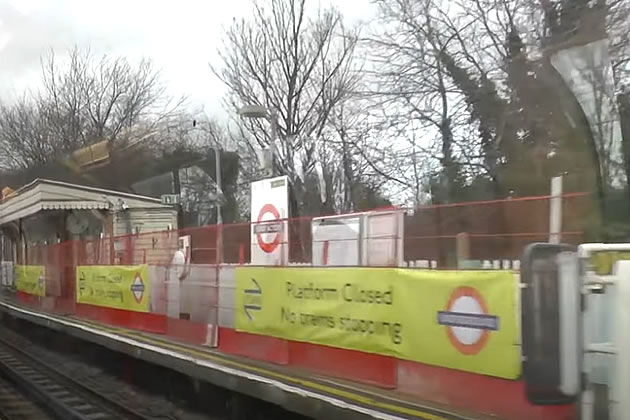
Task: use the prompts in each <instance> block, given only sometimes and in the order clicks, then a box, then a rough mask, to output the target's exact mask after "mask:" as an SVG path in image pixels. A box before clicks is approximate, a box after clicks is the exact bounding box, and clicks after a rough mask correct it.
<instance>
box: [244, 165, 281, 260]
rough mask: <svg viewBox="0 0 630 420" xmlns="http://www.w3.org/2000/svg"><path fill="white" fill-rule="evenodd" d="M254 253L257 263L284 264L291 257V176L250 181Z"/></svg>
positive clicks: (252, 246)
mask: <svg viewBox="0 0 630 420" xmlns="http://www.w3.org/2000/svg"><path fill="white" fill-rule="evenodd" d="M251 188H252V191H251V221H252V225H251V229H252V232H251V237H252V242H251V255H252V260H251V262H252V264H254V265H283V264H286V263H287V262H288V260H289V246H288V245H289V244H288V238H289V235H288V223H287V220H286V219H287V218H288V217H289V179H288V178H287V177H286V176H281V177H277V178H270V179H263V180H261V181H256V182H252V184H251Z"/></svg>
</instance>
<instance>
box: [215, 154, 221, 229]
mask: <svg viewBox="0 0 630 420" xmlns="http://www.w3.org/2000/svg"><path fill="white" fill-rule="evenodd" d="M214 161H215V165H214V166H215V169H216V172H215V176H216V184H217V225H220V224H222V223H223V218H222V217H221V200H220V195H221V193H222V192H223V189H222V187H221V150H220V149H219V147H218V146H215V148H214Z"/></svg>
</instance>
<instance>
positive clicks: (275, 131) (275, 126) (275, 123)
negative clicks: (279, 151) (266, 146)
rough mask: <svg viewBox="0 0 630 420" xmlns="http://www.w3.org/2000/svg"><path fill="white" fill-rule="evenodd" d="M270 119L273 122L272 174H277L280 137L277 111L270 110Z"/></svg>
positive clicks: (271, 146)
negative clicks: (277, 145)
mask: <svg viewBox="0 0 630 420" xmlns="http://www.w3.org/2000/svg"><path fill="white" fill-rule="evenodd" d="M269 120H270V123H271V145H270V148H271V176H272V177H273V176H275V175H276V164H275V163H276V159H275V157H276V139H277V138H278V115H277V114H276V112H275V111H273V110H272V111H269Z"/></svg>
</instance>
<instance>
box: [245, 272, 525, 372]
mask: <svg viewBox="0 0 630 420" xmlns="http://www.w3.org/2000/svg"><path fill="white" fill-rule="evenodd" d="M516 287H517V281H516V279H515V278H514V275H513V274H512V272H509V271H499V270H497V271H468V272H466V271H448V272H446V271H435V270H411V269H396V268H365V267H352V268H349V267H348V268H346V267H326V268H324V267H319V268H310V267H309V268H279V267H278V268H272V267H268V268H263V267H238V268H237V269H236V296H235V307H236V312H235V313H236V319H235V324H236V329H237V330H239V331H244V332H248V333H255V334H263V335H269V336H274V337H278V338H284V339H288V340H296V341H303V342H309V343H314V344H321V345H326V346H331V347H339V348H345V349H350V350H358V351H364V352H369V353H375V354H382V355H387V356H394V357H398V358H401V359H406V360H412V361H417V362H420V363H425V364H430V365H435V366H443V367H448V368H453V369H459V370H463V371H468V372H474V373H480V374H484V375H490V376H496V377H501V378H507V379H515V378H517V377H518V376H519V374H520V371H521V354H520V347H519V343H518V341H519V332H518V323H517V307H516V296H517V293H516V292H517V289H516Z"/></svg>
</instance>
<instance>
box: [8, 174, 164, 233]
mask: <svg viewBox="0 0 630 420" xmlns="http://www.w3.org/2000/svg"><path fill="white" fill-rule="evenodd" d="M134 208H142V209H151V208H155V209H164V208H172V207H171V206H167V205H164V204H162V203H161V202H160V200H159V199H157V198H152V197H146V196H142V195H136V194H130V193H124V192H119V191H112V190H105V189H101V188H94V187H88V186H84V185H77V184H69V183H66V182H60V181H52V180H48V179H36V180H34V181H33V182H31V183H29V184H27V185H25V186H23V187H22V188H20V189H18V190H17V191H15V192H13V193H11V194H10V195H9V196H8V197H6V198H5V199H4V200H3V201H2V203H0V225H3V224H6V223H9V222H13V221H15V220H19V219H22V218H24V217H27V216H30V215H33V214H35V213H38V212H40V211H47V210H108V209H109V210H116V209H123V210H124V209H134Z"/></svg>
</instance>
